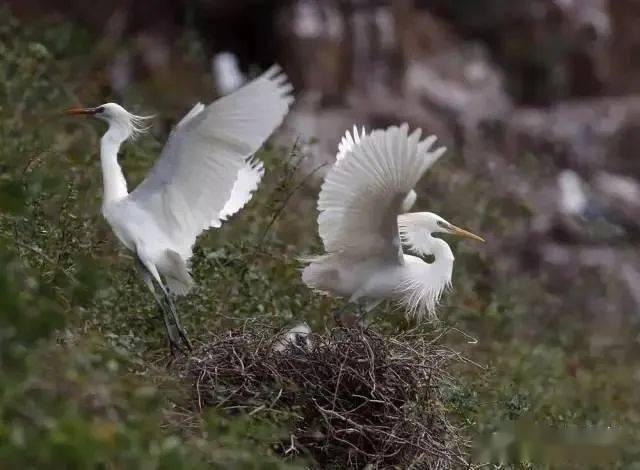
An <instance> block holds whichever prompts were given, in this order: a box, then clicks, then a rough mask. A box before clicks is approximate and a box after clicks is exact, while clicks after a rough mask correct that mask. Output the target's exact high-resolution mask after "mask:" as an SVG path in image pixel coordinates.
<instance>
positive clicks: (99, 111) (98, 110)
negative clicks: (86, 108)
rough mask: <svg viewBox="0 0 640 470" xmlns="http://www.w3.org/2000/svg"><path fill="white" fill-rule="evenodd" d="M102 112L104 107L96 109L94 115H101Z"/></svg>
mask: <svg viewBox="0 0 640 470" xmlns="http://www.w3.org/2000/svg"><path fill="white" fill-rule="evenodd" d="M103 112H104V106H100V107H99V108H97V109H96V113H103Z"/></svg>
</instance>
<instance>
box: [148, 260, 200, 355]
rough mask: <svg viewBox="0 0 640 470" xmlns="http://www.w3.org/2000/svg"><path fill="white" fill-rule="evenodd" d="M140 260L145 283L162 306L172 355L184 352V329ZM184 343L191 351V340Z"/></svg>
mask: <svg viewBox="0 0 640 470" xmlns="http://www.w3.org/2000/svg"><path fill="white" fill-rule="evenodd" d="M138 262H139V267H140V272H141V274H142V280H143V282H144V284H145V285H146V286H147V288H148V289H149V291H151V294H152V295H153V298H154V299H155V301H156V304H158V307H159V308H160V313H161V314H162V319H163V321H164V327H165V329H166V332H167V342H168V343H169V349H170V350H171V356H175V355H176V351H181V352H184V351H182V348H181V347H180V340H181V339H182V340H183V341H184V340H185V338H186V336H185V337H183V336H182V335H184V331H182V332H181V331H180V330H181V327H179V325H178V324H176V323H175V321H174V319H175V318H176V317H175V315H174V312H169V311H168V307H167V305H165V302H163V299H162V297H160V296H159V295H158V292H157V291H156V286H155V284H154V282H153V281H154V279H153V275H152V274H151V273H150V272H149V270H148V269H147V268H146V267H145V266H144V265H143V264H142V262H140V261H138ZM161 287H162V286H161ZM162 291H163V292H164V289H162ZM171 305H173V302H172V303H171ZM184 343H185V344H186V345H187V347H188V349H189V351H191V344H190V343H189V340H188V339H187V340H186V341H184Z"/></svg>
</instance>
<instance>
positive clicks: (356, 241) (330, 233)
mask: <svg viewBox="0 0 640 470" xmlns="http://www.w3.org/2000/svg"><path fill="white" fill-rule="evenodd" d="M420 137H421V130H420V129H417V130H416V131H414V132H412V133H411V134H409V127H408V126H407V125H406V124H403V125H402V126H400V127H396V126H393V127H389V128H387V129H386V130H374V131H373V132H371V133H370V134H366V133H365V132H364V130H363V131H362V132H361V133H358V130H357V129H355V128H354V133H353V135H351V134H350V133H349V132H347V134H346V136H345V137H344V139H343V140H342V142H341V144H340V146H339V151H338V157H337V161H336V163H335V165H334V166H333V168H331V170H330V171H329V173H328V174H327V176H326V178H325V181H324V184H323V185H322V189H321V191H320V196H319V198H318V210H319V212H320V215H319V217H318V227H319V232H320V237H321V238H322V241H323V243H324V248H325V251H326V254H324V255H321V256H317V257H313V258H310V259H307V261H308V262H309V263H310V264H309V265H308V266H307V267H306V268H305V269H304V271H303V273H302V279H303V281H304V282H305V283H306V284H307V285H308V286H309V287H311V288H313V289H316V290H319V291H321V292H324V293H327V294H331V295H337V296H341V297H346V298H348V300H349V302H348V303H347V305H346V306H348V305H349V304H358V305H360V306H363V307H364V311H365V312H366V311H370V310H371V309H372V308H374V307H375V306H376V305H378V304H379V303H380V302H381V301H382V300H384V299H393V300H396V301H399V302H400V303H401V304H402V305H403V306H404V307H406V309H407V315H408V316H413V317H417V318H419V319H420V318H423V317H425V316H427V315H428V316H429V317H430V318H434V317H435V309H436V305H437V303H438V301H439V299H440V296H441V295H442V293H443V291H444V290H445V289H446V288H447V287H448V286H449V285H450V283H451V274H452V270H453V261H454V257H453V253H452V252H451V249H450V248H449V245H448V244H447V243H446V242H445V241H444V240H442V239H440V238H436V237H434V236H433V234H434V233H449V234H454V235H459V236H463V237H467V238H471V239H474V240H479V241H484V240H483V239H482V238H480V237H479V236H477V235H474V234H472V233H471V232H468V231H466V230H463V229H461V228H458V227H456V226H455V225H452V224H451V223H449V222H447V221H446V220H444V219H443V218H442V217H440V216H439V215H436V214H433V213H431V212H415V213H406V214H405V213H403V212H404V211H405V210H406V209H407V208H408V207H410V206H411V205H412V204H413V202H414V201H415V192H414V191H413V188H414V186H415V185H416V183H417V182H418V181H419V180H420V178H421V177H422V175H423V174H424V173H425V172H426V171H427V169H428V168H429V167H430V166H431V165H432V164H433V163H434V162H435V161H436V160H437V159H438V158H439V157H440V156H441V155H442V154H443V153H444V151H445V149H444V148H442V147H440V148H436V149H433V150H432V146H433V144H434V142H435V140H436V137H435V136H430V137H427V138H426V139H424V140H420ZM403 242H404V243H405V244H406V245H407V246H408V247H409V249H411V250H412V251H414V252H415V253H416V254H418V255H431V256H433V258H434V260H433V262H431V263H427V262H425V261H423V260H422V259H421V258H419V257H417V256H412V255H409V254H406V253H404V252H403V249H402V243H403ZM346 306H345V308H346ZM343 310H344V309H343Z"/></svg>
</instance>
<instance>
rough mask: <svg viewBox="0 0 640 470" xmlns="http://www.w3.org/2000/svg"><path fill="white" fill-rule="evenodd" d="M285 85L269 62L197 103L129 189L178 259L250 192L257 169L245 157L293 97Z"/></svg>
mask: <svg viewBox="0 0 640 470" xmlns="http://www.w3.org/2000/svg"><path fill="white" fill-rule="evenodd" d="M291 91H292V87H291V85H290V84H289V82H288V81H287V77H286V76H285V75H284V74H283V73H281V70H280V68H279V67H277V66H274V67H271V68H270V69H269V70H268V71H267V72H265V73H264V74H263V75H261V76H260V77H258V78H257V79H255V80H253V81H252V82H250V83H249V84H247V85H246V86H244V87H242V88H240V89H239V90H237V91H235V92H234V93H231V94H230V95H227V96H224V97H222V98H220V99H219V100H217V101H215V102H213V103H212V104H210V105H209V106H203V105H202V104H200V103H198V104H197V105H196V106H194V108H193V109H192V110H191V111H190V112H189V113H188V114H187V115H186V116H185V117H184V118H183V119H182V120H181V121H180V122H179V123H178V125H177V126H176V128H175V129H174V130H173V132H172V133H171V135H170V136H169V140H168V141H167V144H166V145H165V147H164V149H163V150H162V153H161V155H160V158H159V159H158V162H157V163H156V165H155V166H154V168H153V169H152V170H151V172H150V173H149V175H148V176H147V178H146V179H145V180H144V181H143V182H142V183H141V184H140V185H139V186H138V187H137V188H136V189H135V190H134V191H133V192H132V193H131V194H130V196H129V197H130V200H131V201H132V202H133V203H135V204H138V205H139V206H140V207H142V208H143V209H144V210H146V211H148V212H150V213H151V214H152V215H153V217H154V220H155V221H156V222H157V223H158V226H159V228H160V230H162V231H163V232H164V233H165V235H166V236H168V237H169V238H170V239H171V240H173V241H174V243H176V246H177V247H179V250H180V253H181V254H182V255H183V256H184V257H188V256H189V255H190V253H191V246H192V245H193V243H194V242H195V239H196V237H197V236H198V234H200V233H201V232H202V231H203V230H206V229H207V228H209V227H211V226H219V225H220V221H221V219H223V218H224V217H227V216H229V215H231V214H232V213H233V212H235V211H237V210H239V209H240V208H241V207H242V206H243V205H244V204H245V203H246V202H247V201H248V200H249V199H250V198H251V193H252V188H253V187H254V186H256V187H257V184H258V182H259V180H260V177H259V176H261V173H262V169H261V166H260V165H257V166H256V165H255V164H252V163H251V161H250V160H249V157H250V156H251V155H253V154H254V153H255V152H256V151H257V150H258V149H259V148H260V146H261V145H262V144H263V143H264V141H265V140H267V138H268V137H269V136H270V135H271V134H272V133H273V131H274V130H275V129H276V128H277V127H278V126H279V125H280V124H281V123H282V121H283V119H284V117H285V116H286V114H287V112H288V111H289V106H290V105H291V103H292V102H293V98H292V96H291ZM242 171H245V173H241V172H242ZM247 174H250V175H249V176H248V177H245V176H247ZM258 175H259V176H258ZM240 179H242V181H240ZM234 189H237V191H236V193H235V194H233V191H234ZM227 204H229V206H227ZM225 209H227V210H226V211H225Z"/></svg>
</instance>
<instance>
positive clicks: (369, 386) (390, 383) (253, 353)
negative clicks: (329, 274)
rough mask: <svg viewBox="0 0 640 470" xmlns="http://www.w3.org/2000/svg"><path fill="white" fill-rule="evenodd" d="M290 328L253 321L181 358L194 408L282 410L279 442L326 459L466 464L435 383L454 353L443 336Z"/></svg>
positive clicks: (380, 464) (339, 463)
mask: <svg viewBox="0 0 640 470" xmlns="http://www.w3.org/2000/svg"><path fill="white" fill-rule="evenodd" d="M287 335H288V333H287V332H286V331H280V332H279V333H276V334H274V332H273V328H272V327H270V326H268V325H264V324H259V323H257V322H255V321H248V322H247V323H245V325H244V326H243V327H242V328H238V329H235V330H231V331H227V332H221V333H212V334H211V337H210V338H209V339H208V341H206V342H205V343H203V344H202V345H201V346H200V347H199V348H198V349H197V350H196V352H195V354H194V355H193V356H192V357H190V358H188V359H185V360H183V362H182V364H181V365H180V370H181V371H182V373H183V377H184V378H185V379H186V382H187V384H188V385H189V387H190V389H191V391H192V393H191V396H192V401H191V403H190V408H191V409H192V410H193V411H196V412H197V411H202V410H205V409H207V408H209V407H214V408H216V409H217V410H218V411H221V410H226V411H228V412H230V413H235V412H238V411H239V410H242V411H243V412H244V413H249V414H250V415H253V414H256V413H264V412H266V413H281V414H285V415H286V416H287V417H288V418H287V419H288V420H289V423H288V424H289V425H288V426H287V427H288V428H289V429H290V430H291V431H290V432H291V435H290V438H289V439H286V440H285V441H284V442H282V443H281V444H280V446H279V447H280V449H279V451H280V452H281V453H283V454H291V453H299V452H302V453H306V454H310V455H311V456H312V457H313V459H314V460H315V461H316V462H317V463H319V464H320V465H321V466H323V467H334V466H335V467H339V468H345V467H347V466H348V467H349V468H362V467H364V466H366V465H373V466H375V467H376V468H388V467H396V466H399V467H402V468H406V467H407V466H409V465H417V466H418V467H419V468H452V467H456V466H458V465H464V460H463V452H462V450H463V447H464V444H463V441H462V439H461V437H460V435H459V434H458V431H457V429H456V428H455V427H454V426H453V425H452V424H451V423H449V422H448V420H447V418H446V414H445V408H444V406H443V401H442V397H441V391H440V390H441V385H442V383H443V382H445V381H448V380H449V377H448V375H447V372H446V366H447V364H448V363H449V362H450V361H451V360H452V359H453V358H454V357H457V355H456V354H455V353H454V352H452V351H451V350H449V349H447V348H444V347H443V346H442V345H441V344H440V343H439V342H438V338H439V337H438V338H436V337H434V336H433V335H432V334H431V335H430V334H427V333H424V332H423V331H422V332H421V331H419V330H411V331H409V332H404V333H399V334H396V335H391V336H383V335H381V334H380V333H378V332H377V331H375V330H373V329H359V328H333V329H330V330H328V331H326V332H324V333H322V334H313V333H309V334H308V335H307V336H302V335H298V337H297V341H296V340H294V341H288V336H287Z"/></svg>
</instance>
